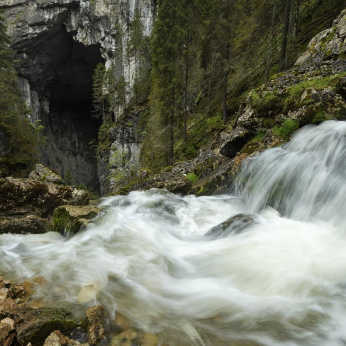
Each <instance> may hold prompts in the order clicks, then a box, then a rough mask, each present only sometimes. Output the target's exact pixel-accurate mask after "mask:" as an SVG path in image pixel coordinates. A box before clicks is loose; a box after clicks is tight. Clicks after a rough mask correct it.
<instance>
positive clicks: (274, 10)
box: [266, 0, 277, 82]
mask: <svg viewBox="0 0 346 346" xmlns="http://www.w3.org/2000/svg"><path fill="white" fill-rule="evenodd" d="M276 12H277V0H274V4H273V12H272V22H271V28H270V42H269V51H268V61H267V66H266V81H267V82H268V80H269V77H270V66H271V61H272V55H273V41H274V30H275V21H276Z"/></svg>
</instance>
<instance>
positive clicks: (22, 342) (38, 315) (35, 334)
mask: <svg viewBox="0 0 346 346" xmlns="http://www.w3.org/2000/svg"><path fill="white" fill-rule="evenodd" d="M0 317H1V318H6V317H9V318H11V319H12V320H14V322H15V324H16V332H17V343H18V345H19V346H26V345H27V344H28V343H29V342H30V343H31V344H32V346H42V345H43V344H44V342H45V340H46V338H47V337H48V336H49V335H50V334H51V333H52V332H53V331H55V330H61V331H62V332H70V331H71V330H73V329H74V328H76V327H77V326H78V324H79V323H80V322H78V321H77V320H76V319H75V318H74V317H73V315H72V314H71V313H69V312H67V311H66V310H64V309H54V308H40V309H32V308H26V307H21V308H19V307H18V308H11V309H6V310H4V311H2V312H1V313H0Z"/></svg>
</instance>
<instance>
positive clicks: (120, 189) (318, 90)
mask: <svg viewBox="0 0 346 346" xmlns="http://www.w3.org/2000/svg"><path fill="white" fill-rule="evenodd" d="M345 38H346V11H343V12H342V13H341V14H340V16H339V17H338V18H337V19H336V20H335V21H334V23H333V26H332V27H331V28H330V29H327V30H324V31H322V32H321V33H319V34H318V35H316V36H315V37H314V38H313V39H312V40H311V42H310V43H309V46H308V48H307V50H306V52H304V53H303V54H302V56H301V57H299V59H298V60H297V62H296V64H295V66H294V67H293V68H291V69H289V70H287V71H285V72H282V73H279V74H277V75H274V76H272V78H271V79H270V81H269V82H268V83H266V84H263V85H262V86H260V87H259V88H257V89H255V90H252V91H251V92H250V93H249V95H248V98H247V102H246V104H243V105H242V106H241V107H240V109H239V111H238V112H237V114H234V115H233V116H232V118H233V120H232V121H231V123H230V124H229V125H228V126H227V127H226V129H224V130H222V131H221V132H218V133H215V136H214V138H212V139H211V140H210V141H209V143H207V144H206V145H205V146H203V147H202V148H201V149H200V151H199V153H198V155H197V157H196V158H195V159H193V160H189V161H185V162H179V163H176V164H175V165H174V166H173V167H168V168H166V169H165V170H164V172H162V173H160V174H155V175H151V174H146V176H145V178H143V177H142V176H140V175H139V179H138V181H137V182H133V183H132V185H131V184H128V183H126V184H123V186H117V188H116V189H114V190H113V193H127V192H129V191H132V190H146V189H149V188H151V187H159V188H166V189H167V190H169V191H171V192H178V193H183V194H185V193H187V194H197V195H208V194H217V193H222V192H225V191H229V187H230V185H231V183H232V181H233V179H234V177H235V175H236V174H237V173H238V171H239V169H240V167H241V164H242V163H243V162H244V160H246V159H247V158H249V157H252V156H254V155H257V154H258V153H259V152H261V151H263V150H265V149H268V148H271V147H275V146H280V145H283V144H284V143H285V142H287V141H288V140H289V139H290V138H291V136H292V134H293V133H294V132H295V131H296V130H298V129H299V128H301V127H303V126H305V125H308V124H314V125H317V124H319V123H321V122H323V121H325V120H333V119H335V120H345V119H346V102H345V99H346V41H345Z"/></svg>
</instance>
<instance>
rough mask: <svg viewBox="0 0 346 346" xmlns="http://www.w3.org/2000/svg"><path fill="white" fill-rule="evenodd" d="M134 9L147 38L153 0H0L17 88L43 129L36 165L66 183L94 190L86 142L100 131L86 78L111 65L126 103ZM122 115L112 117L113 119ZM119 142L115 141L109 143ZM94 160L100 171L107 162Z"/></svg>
mask: <svg viewBox="0 0 346 346" xmlns="http://www.w3.org/2000/svg"><path fill="white" fill-rule="evenodd" d="M136 8H138V9H139V10H140V12H141V16H142V21H143V24H144V30H145V34H146V35H149V34H150V32H151V29H152V26H153V20H154V13H155V1H154V0H110V1H109V0H95V1H80V0H39V1H32V0H0V9H3V10H4V11H5V17H6V18H7V23H8V32H9V34H10V35H11V37H12V39H13V49H14V50H15V52H16V53H17V56H18V58H19V59H20V61H21V63H20V64H19V66H18V74H19V77H20V88H21V91H22V94H23V97H24V98H25V99H26V102H27V103H28V105H29V106H30V107H31V108H32V114H31V120H32V122H35V121H37V120H40V121H41V123H42V125H44V127H45V130H44V135H45V136H46V138H47V140H46V144H45V145H44V147H43V148H42V158H41V160H42V162H43V163H45V164H47V165H48V166H50V167H52V168H55V169H56V170H58V171H59V173H60V174H62V175H63V176H65V178H67V179H69V180H71V182H73V183H75V184H81V183H83V184H85V185H87V186H89V187H92V188H94V189H96V190H99V189H100V181H99V175H98V168H97V159H96V155H95V152H94V151H93V150H92V149H91V148H90V144H89V143H90V142H91V141H93V140H95V139H97V131H98V128H99V126H100V125H101V124H100V122H99V121H97V120H95V119H93V118H92V116H91V111H92V75H93V71H94V69H95V67H96V65H97V64H98V63H99V62H103V63H105V64H106V67H107V68H109V66H110V65H111V64H112V63H113V64H114V66H115V74H116V76H115V77H117V78H119V77H120V76H124V78H125V80H126V82H127V85H128V97H130V95H131V87H132V85H133V81H134V73H135V66H134V61H132V60H131V59H128V58H127V54H126V46H127V41H128V37H129V28H130V24H131V21H132V19H133V16H134V13H135V10H136ZM122 111H123V110H122V109H117V110H115V113H116V114H115V119H117V118H118V116H119V115H120V114H121V112H122ZM134 123H136V120H135V121H134ZM121 126H122V125H120V124H119V126H118V127H117V129H118V130H117V131H119V133H122V135H121V136H120V137H121V140H120V141H121V145H122V146H123V147H124V148H125V147H126V148H134V147H136V149H133V150H130V151H129V155H130V161H133V162H136V160H137V158H138V157H139V147H138V144H137V143H136V141H137V139H136V138H134V136H133V131H134V130H133V128H132V129H131V126H128V123H127V126H125V127H124V128H121ZM117 131H116V132H117ZM127 131H128V133H127ZM120 137H119V136H117V135H115V138H117V139H116V140H115V142H117V141H118V139H119V138H120ZM124 141H125V142H124ZM126 141H129V143H126ZM118 145H119V143H118V142H117V143H113V144H112V147H113V148H114V147H116V146H118ZM132 156H133V157H132ZM99 161H100V164H101V165H103V166H105V162H109V157H108V158H106V160H104V161H103V160H102V159H100V160H99ZM107 169H108V168H107V167H103V168H102V169H101V171H102V170H106V172H105V174H104V175H107V174H108V172H107ZM102 181H103V179H102Z"/></svg>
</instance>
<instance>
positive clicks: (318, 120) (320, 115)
mask: <svg viewBox="0 0 346 346" xmlns="http://www.w3.org/2000/svg"><path fill="white" fill-rule="evenodd" d="M333 119H335V117H333V116H331V115H330V114H327V113H325V112H323V111H319V112H317V113H316V115H315V116H314V119H313V120H312V123H313V124H320V123H322V122H323V121H326V120H333Z"/></svg>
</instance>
